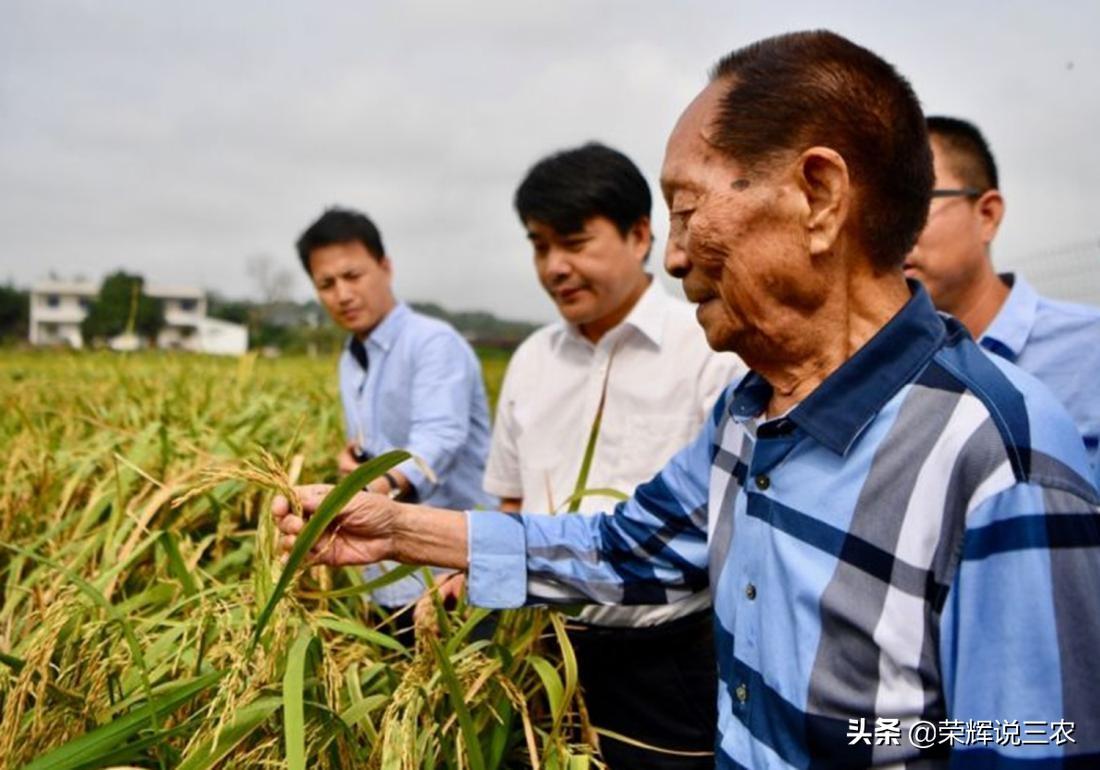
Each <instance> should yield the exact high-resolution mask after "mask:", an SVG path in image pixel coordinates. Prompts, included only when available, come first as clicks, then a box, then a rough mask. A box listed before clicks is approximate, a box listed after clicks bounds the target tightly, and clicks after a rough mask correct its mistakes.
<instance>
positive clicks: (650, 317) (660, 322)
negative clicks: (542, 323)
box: [558, 276, 672, 348]
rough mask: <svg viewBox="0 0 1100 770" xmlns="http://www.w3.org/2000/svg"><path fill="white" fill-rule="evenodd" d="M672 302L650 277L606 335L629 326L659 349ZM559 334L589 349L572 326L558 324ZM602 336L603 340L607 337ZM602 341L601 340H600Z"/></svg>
mask: <svg viewBox="0 0 1100 770" xmlns="http://www.w3.org/2000/svg"><path fill="white" fill-rule="evenodd" d="M671 302H672V297H670V296H669V295H668V292H667V291H665V289H664V287H663V286H661V284H660V283H659V282H658V281H657V278H656V277H652V276H651V277H650V281H649V286H647V287H646V290H645V291H644V292H643V293H642V296H641V297H639V298H638V301H637V302H635V303H634V307H632V308H631V309H630V312H629V313H627V315H626V318H624V319H623V320H622V321H621V322H620V323H619V325H618V326H616V327H614V328H613V329H611V330H609V331H608V332H607V335H614V334H615V333H616V331H617V330H618V329H621V328H623V327H624V326H630V327H633V328H634V329H637V330H638V331H639V332H640V333H641V334H642V336H644V337H645V338H646V339H648V340H649V341H650V342H652V343H653V344H654V345H656V346H657V347H658V348H659V347H661V340H662V338H663V337H664V332H665V317H666V316H667V314H668V309H669V306H670V304H671ZM558 329H559V334H561V335H563V336H564V338H565V339H568V340H571V341H573V342H579V343H582V344H585V345H588V346H589V347H591V346H592V343H591V342H589V341H588V339H587V338H586V337H585V336H584V335H583V334H581V332H580V329H578V328H577V327H576V326H575V325H574V324H571V323H567V322H565V321H560V322H559V324H558ZM607 335H604V338H606V337H607ZM601 339H603V338H601Z"/></svg>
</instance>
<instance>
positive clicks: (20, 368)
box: [0, 352, 596, 770]
mask: <svg viewBox="0 0 1100 770" xmlns="http://www.w3.org/2000/svg"><path fill="white" fill-rule="evenodd" d="M505 363H506V361H505V360H504V359H503V358H502V357H500V356H496V357H490V358H487V359H486V364H487V366H486V374H487V380H488V382H487V384H488V388H489V391H490V392H491V393H493V394H495V392H496V389H497V387H498V386H499V380H500V377H501V376H502V375H503V367H504V365H505ZM341 442H342V428H341V422H340V412H339V400H338V397H337V393H336V382H335V370H334V364H333V361H331V360H329V359H307V358H291V359H286V358H284V359H276V360H265V359H257V358H255V357H252V356H246V357H243V358H241V359H234V360H224V359H210V358H203V357H197V356H187V355H170V354H163V353H145V354H140V355H133V356H119V355H112V354H96V353H92V354H87V353H86V354H67V353H58V352H49V353H12V352H7V353H3V354H0V446H3V448H4V452H3V455H2V456H0V476H2V481H0V768H5V769H6V768H23V767H26V768H28V769H29V770H42V769H44V768H52V769H54V770H61V769H65V768H68V769H73V770H75V769H76V768H106V767H141V768H183V769H184V770H196V769H197V768H215V767H217V768H238V767H239V768H245V767H247V768H291V769H292V770H298V769H299V768H305V767H310V768H353V767H354V768H358V767H364V768H385V770H398V769H401V770H405V769H411V768H435V767H440V768H456V769H457V768H471V769H475V770H476V769H480V768H503V767H538V768H553V769H561V770H565V769H566V768H582V767H587V766H590V764H591V765H595V764H596V762H595V759H594V758H593V757H592V754H591V752H592V750H591V748H590V747H589V746H588V745H586V744H585V743H583V742H581V737H582V736H585V735H588V728H587V726H586V725H585V723H584V716H583V706H582V704H581V703H580V701H579V697H578V694H577V686H576V665H575V661H574V660H573V657H572V652H571V650H570V648H569V646H568V641H567V640H566V639H565V630H564V623H563V621H562V619H561V617H560V616H559V615H557V614H553V613H549V612H545V611H538V610H522V611H515V612H505V613H501V614H500V618H499V622H498V624H497V628H496V630H495V632H494V633H493V635H492V638H491V639H478V640H474V637H473V636H472V635H471V634H472V631H473V630H474V628H475V627H476V626H478V624H479V622H480V621H481V620H482V619H483V618H484V616H485V612H484V611H483V610H475V609H473V608H469V607H464V606H460V607H458V608H457V609H455V610H453V611H445V610H444V609H443V608H442V606H440V605H439V604H438V603H437V606H436V617H435V625H436V626H437V627H438V629H437V632H436V633H435V634H428V633H423V634H419V635H418V638H417V641H416V643H415V645H414V646H413V647H411V648H408V647H405V646H403V645H402V644H401V643H400V642H399V641H398V640H397V639H395V638H393V637H391V636H389V635H387V634H386V633H385V632H384V630H383V621H385V620H386V619H385V618H383V617H381V616H380V615H378V614H377V611H376V610H372V611H370V612H368V611H367V610H366V608H365V603H364V601H363V596H364V590H365V587H364V585H363V580H362V578H361V577H360V575H359V573H358V572H357V571H355V570H350V569H347V570H329V569H324V568H313V567H308V566H307V567H304V568H302V569H294V567H295V564H294V563H293V561H291V562H285V563H284V558H283V557H282V555H281V554H280V553H279V551H278V546H277V537H276V533H275V531H274V528H273V525H272V522H271V519H270V516H268V515H267V511H268V509H269V506H270V502H271V499H272V497H273V496H274V495H275V494H278V493H285V492H286V491H287V490H288V489H289V487H290V486H291V485H292V484H294V483H298V482H303V483H304V482H314V481H335V480H336V479H335V451H336V449H337V448H338V447H339V446H340V445H341ZM284 571H286V573H287V574H286V575H285V576H284ZM397 574H399V573H397ZM280 578H283V580H282V581H280ZM284 585H285V587H286V590H285V593H284V592H283V590H282V589H283V586H284Z"/></svg>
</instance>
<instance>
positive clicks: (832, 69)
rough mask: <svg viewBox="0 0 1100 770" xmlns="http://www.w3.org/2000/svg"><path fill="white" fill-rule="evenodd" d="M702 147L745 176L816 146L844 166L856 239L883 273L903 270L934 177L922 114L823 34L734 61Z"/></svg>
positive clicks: (838, 40) (894, 85)
mask: <svg viewBox="0 0 1100 770" xmlns="http://www.w3.org/2000/svg"><path fill="white" fill-rule="evenodd" d="M711 80H712V81H715V82H717V81H720V80H728V81H729V82H728V89H727V90H726V92H725V93H724V94H723V95H722V97H721V101H720V105H719V108H718V110H717V115H716V119H715V121H714V124H713V126H712V129H713V136H711V137H710V138H709V141H710V142H711V144H712V145H714V146H715V147H716V148H717V149H718V150H720V151H721V152H724V153H725V154H726V155H728V156H729V157H731V158H732V159H734V160H735V161H736V162H738V163H740V164H742V165H743V166H745V167H746V169H747V170H750V171H751V170H753V169H754V168H760V167H761V166H763V165H766V164H768V163H769V162H771V161H773V160H775V159H777V158H778V157H780V156H781V155H784V154H786V153H788V152H790V151H794V152H802V151H803V150H806V149H809V148H810V147H813V146H815V145H820V146H825V147H830V148H832V149H833V150H835V151H836V152H838V153H839V154H840V155H841V157H843V158H844V162H845V163H846V164H847V166H848V172H849V174H850V176H851V179H852V187H853V192H854V195H855V197H856V200H857V201H858V202H859V205H858V206H857V207H856V209H855V211H854V217H855V220H854V221H855V225H856V234H857V237H858V238H859V239H860V241H861V242H862V244H863V246H864V248H866V249H867V251H868V253H869V254H870V255H871V257H872V259H873V260H874V263H875V265H876V266H877V267H878V268H880V269H892V268H895V267H897V266H899V265H901V263H902V262H903V260H904V259H905V255H906V254H908V253H909V250H910V249H911V248H912V246H913V244H914V243H915V242H916V239H917V236H918V235H919V234H920V231H921V229H922V228H923V227H924V221H925V218H926V217H927V215H928V203H929V200H930V196H931V191H932V185H933V180H934V174H933V171H932V155H931V149H930V148H929V146H928V135H927V131H926V128H925V121H924V114H923V113H922V112H921V108H920V102H919V101H918V99H917V97H916V94H915V93H914V92H913V89H912V87H911V86H910V85H909V83H908V81H906V79H905V78H903V77H902V76H901V75H900V74H899V73H898V72H897V70H895V69H894V68H893V67H892V66H891V65H890V64H889V63H887V62H886V61H884V60H883V59H881V58H880V57H879V56H877V55H876V54H874V53H872V52H871V51H868V50H867V49H866V48H862V47H860V46H858V45H856V44H855V43H853V42H851V41H849V40H847V39H845V38H843V37H841V36H840V35H837V34H835V33H833V32H828V31H813V32H794V33H789V34H785V35H779V36H776V37H771V38H767V39H765V40H760V41H758V42H755V43H752V44H751V45H748V46H746V47H744V48H740V49H738V50H736V51H733V52H731V53H729V54H727V55H726V56H725V57H723V58H722V59H721V60H720V61H719V62H718V63H717V64H716V65H715V66H714V68H713V70H712V71H711Z"/></svg>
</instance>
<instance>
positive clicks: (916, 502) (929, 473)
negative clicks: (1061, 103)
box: [468, 285, 1100, 770]
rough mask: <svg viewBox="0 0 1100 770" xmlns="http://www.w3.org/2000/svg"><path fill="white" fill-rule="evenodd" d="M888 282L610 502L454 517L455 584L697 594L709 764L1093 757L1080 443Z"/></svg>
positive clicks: (1099, 521)
mask: <svg viewBox="0 0 1100 770" xmlns="http://www.w3.org/2000/svg"><path fill="white" fill-rule="evenodd" d="M914 290H915V293H914V296H913V298H912V299H911V300H910V302H909V303H908V304H907V305H906V306H905V307H904V308H903V309H902V310H901V311H900V312H899V313H898V314H897V316H895V317H894V318H893V319H892V320H891V321H890V322H889V323H888V324H887V325H886V327H885V328H883V329H882V330H881V331H879V333H878V334H877V335H876V336H875V337H873V338H872V339H871V341H870V342H868V343H867V344H866V345H865V346H864V347H863V348H862V349H860V350H859V351H857V352H856V353H855V355H853V356H852V358H851V359H849V360H848V361H847V362H846V363H845V364H843V365H842V366H841V367H840V368H839V369H838V370H837V371H836V372H834V373H833V374H832V375H830V376H829V377H828V378H827V379H826V380H825V381H824V382H823V383H822V384H821V385H820V386H819V387H818V388H817V389H816V390H815V391H814V392H813V393H811V394H810V395H809V396H808V397H807V398H806V399H804V400H803V401H802V402H801V403H800V404H798V406H796V407H795V408H794V409H792V410H791V411H790V412H789V413H788V414H787V415H785V416H782V417H778V418H775V419H771V420H765V419H764V418H763V416H762V414H763V412H764V410H765V409H766V406H767V404H768V401H769V399H770V397H771V394H772V390H771V387H770V386H769V385H768V383H767V382H766V381H765V380H764V379H763V378H762V377H760V376H759V375H758V374H756V373H754V372H749V374H748V375H746V376H745V378H744V379H743V380H742V381H741V382H740V383H739V384H737V385H735V386H731V388H730V389H728V390H727V391H726V393H724V394H723V396H722V397H721V398H719V400H718V403H717V404H716V406H715V409H714V413H713V416H712V419H710V420H708V421H707V424H706V426H705V428H704V430H703V431H702V433H701V434H700V436H699V438H698V439H697V440H696V441H695V442H694V443H692V444H691V445H689V446H688V447H686V448H685V449H683V450H682V451H681V452H680V453H678V454H677V455H676V456H675V457H673V459H672V460H671V461H670V462H669V463H668V465H666V466H665V468H664V469H663V470H662V471H661V472H660V473H659V474H658V475H657V476H655V477H654V478H653V480H651V481H649V482H648V483H646V484H643V485H642V486H640V487H638V488H637V490H636V491H635V493H634V496H633V497H632V498H631V499H630V500H629V501H627V502H625V503H622V504H620V505H619V506H618V507H617V508H616V509H615V512H614V513H613V514H612V515H604V514H571V515H561V516H542V515H535V514H530V515H528V514H514V515H505V514H498V513H488V512H471V513H470V514H469V537H470V577H469V582H468V586H469V591H470V597H471V600H472V601H473V602H474V603H477V604H480V605H481V606H488V607H515V606H519V605H522V604H525V603H559V602H567V603H572V602H576V601H588V602H597V603H606V604H615V603H625V604H655V603H659V602H663V601H664V602H667V601H673V600H675V599H676V598H678V597H683V596H686V595H689V594H690V593H692V592H694V591H699V590H702V589H704V588H707V587H709V588H710V590H711V593H712V595H713V597H714V637H715V643H716V652H717V659H718V669H719V671H718V676H719V687H718V745H717V747H716V753H715V765H716V766H717V767H718V768H721V770H745V769H746V768H753V770H756V769H758V768H759V769H760V770H765V769H766V770H804V769H805V768H824V767H861V768H877V767H883V768H885V767H920V768H925V769H926V770H941V769H942V770H946V769H947V768H952V769H954V768H967V769H968V770H969V769H970V768H983V769H989V770H994V769H995V770H1021V769H1022V768H1029V769H1034V770H1046V769H1047V768H1049V769H1050V770H1055V769H1056V768H1066V767H1070V766H1073V767H1078V766H1079V767H1100V687H1097V686H1096V682H1097V679H1096V673H1095V672H1096V656H1097V651H1098V650H1100V600H1098V599H1097V595H1096V587H1097V586H1098V585H1100V513H1098V508H1097V506H1098V505H1100V497H1098V494H1097V491H1096V489H1094V488H1093V487H1092V485H1091V484H1090V482H1089V481H1088V479H1087V478H1086V474H1087V465H1086V461H1085V453H1084V451H1083V450H1082V447H1081V442H1080V440H1079V438H1078V435H1077V433H1076V431H1075V429H1074V425H1073V422H1072V421H1071V420H1070V418H1069V416H1068V415H1067V414H1066V412H1065V409H1064V408H1062V406H1061V405H1060V404H1058V402H1057V401H1056V399H1055V398H1054V396H1053V395H1052V394H1051V393H1050V391H1049V389H1047V388H1045V387H1043V386H1042V385H1041V384H1040V383H1039V381H1038V380H1036V379H1035V378H1034V377H1032V376H1030V375H1029V374H1027V373H1026V372H1023V371H1021V370H1020V369H1018V368H1016V367H1014V366H1013V365H1012V364H1009V363H1007V362H1005V361H1003V360H1001V359H999V358H998V357H996V356H987V355H985V354H983V353H982V352H981V351H980V349H979V348H978V346H977V345H975V343H974V342H973V341H972V340H971V338H970V336H969V335H968V334H967V333H966V330H965V329H964V328H963V327H962V325H961V324H959V322H958V321H956V320H955V319H953V318H950V317H946V318H945V317H942V316H940V315H938V314H937V313H936V312H935V310H934V308H933V307H932V303H931V301H930V300H929V299H928V296H927V294H926V293H925V291H924V289H923V288H920V287H919V285H918V286H914ZM1040 725H1041V726H1042V727H1041V731H1042V736H1040V737H1036V734H1035V733H1031V734H1028V732H1029V731H1030V730H1040ZM928 726H931V728H932V734H931V736H930V735H929V732H928V729H927V728H928ZM1013 728H1014V729H1013ZM960 729H961V731H962V732H961V735H960V733H959V730H960ZM1067 734H1068V735H1069V737H1066V736H1067ZM1002 739H1003V742H1002ZM929 740H931V743H929ZM1071 741H1072V742H1071ZM1071 763H1077V764H1072V765H1071Z"/></svg>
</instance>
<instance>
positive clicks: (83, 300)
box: [77, 297, 92, 310]
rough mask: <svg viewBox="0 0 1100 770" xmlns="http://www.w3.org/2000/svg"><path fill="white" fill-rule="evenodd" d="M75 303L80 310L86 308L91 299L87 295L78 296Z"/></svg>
mask: <svg viewBox="0 0 1100 770" xmlns="http://www.w3.org/2000/svg"><path fill="white" fill-rule="evenodd" d="M77 303H78V304H79V305H80V309H81V310H87V309H88V306H89V305H91V304H92V301H91V300H90V299H88V298H87V297H80V298H79V299H77Z"/></svg>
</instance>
